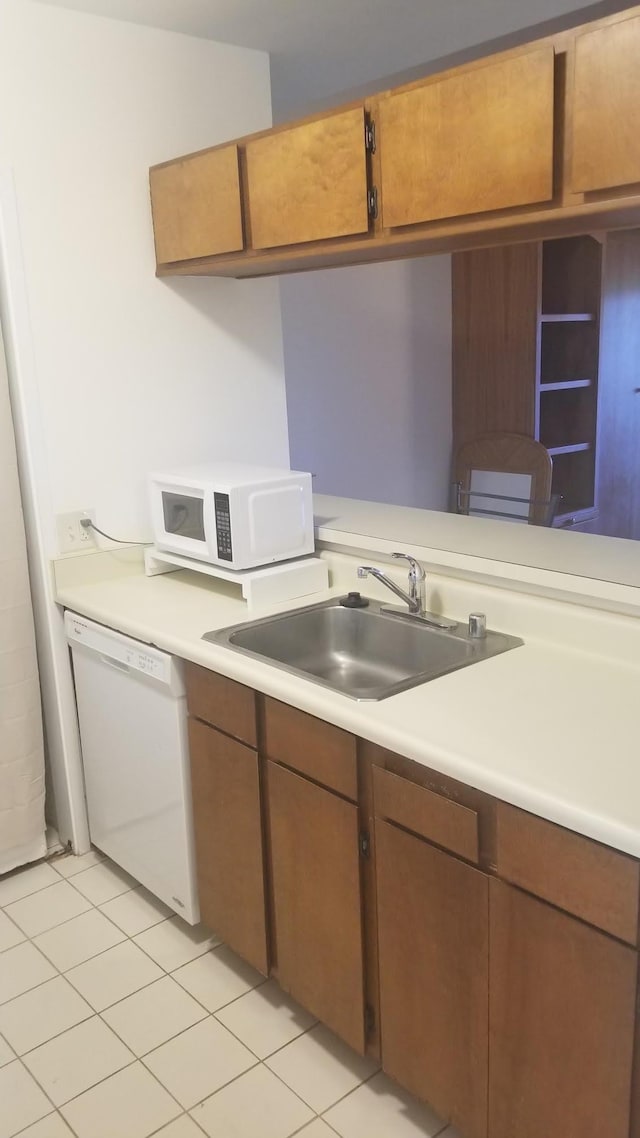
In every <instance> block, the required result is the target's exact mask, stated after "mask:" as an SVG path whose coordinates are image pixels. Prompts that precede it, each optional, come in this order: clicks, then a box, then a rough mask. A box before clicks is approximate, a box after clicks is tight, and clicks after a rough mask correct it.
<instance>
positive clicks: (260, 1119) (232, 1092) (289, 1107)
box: [192, 1066, 313, 1138]
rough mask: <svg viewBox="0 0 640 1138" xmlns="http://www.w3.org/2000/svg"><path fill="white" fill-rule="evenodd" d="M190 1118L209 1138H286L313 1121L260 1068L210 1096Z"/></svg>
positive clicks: (287, 1091)
mask: <svg viewBox="0 0 640 1138" xmlns="http://www.w3.org/2000/svg"><path fill="white" fill-rule="evenodd" d="M192 1114H193V1117H194V1118H195V1120H196V1122H197V1123H198V1125H199V1126H202V1128H203V1130H205V1131H206V1133H207V1134H209V1135H211V1138H221V1136H222V1135H224V1138H231V1136H233V1138H258V1135H259V1136H260V1138H289V1135H290V1134H294V1133H295V1131H296V1130H299V1129H300V1127H301V1126H303V1125H304V1124H305V1122H309V1121H310V1119H311V1118H312V1117H313V1116H312V1112H311V1111H310V1110H309V1108H308V1107H307V1106H305V1104H304V1103H303V1102H301V1101H300V1099H299V1098H298V1097H297V1095H294V1094H292V1092H291V1091H290V1090H288V1089H287V1087H285V1086H284V1085H283V1084H282V1083H281V1082H280V1080H279V1079H277V1078H276V1077H275V1075H272V1074H271V1071H268V1070H267V1069H266V1067H263V1066H258V1067H255V1068H254V1070H252V1071H249V1072H248V1073H247V1074H246V1075H242V1077H241V1078H239V1079H236V1080H235V1081H234V1082H233V1083H230V1084H229V1086H227V1087H224V1088H223V1089H222V1090H220V1091H218V1092H217V1094H214V1095H212V1096H211V1098H208V1099H207V1101H206V1102H203V1103H202V1104H201V1105H200V1106H199V1107H197V1108H196V1109H195V1110H193V1111H192Z"/></svg>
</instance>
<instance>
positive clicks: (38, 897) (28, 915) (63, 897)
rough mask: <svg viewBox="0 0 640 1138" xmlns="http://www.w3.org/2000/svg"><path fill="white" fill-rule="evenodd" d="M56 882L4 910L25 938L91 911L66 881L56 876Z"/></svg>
mask: <svg viewBox="0 0 640 1138" xmlns="http://www.w3.org/2000/svg"><path fill="white" fill-rule="evenodd" d="M56 878H57V884H56V885H49V886H48V888H47V889H40V890H39V891H38V892H37V893H32V894H31V896H30V897H23V898H22V900H20V901H14V902H13V904H12V905H7V906H6V910H5V911H6V913H7V916H9V917H11V920H12V921H15V923H16V925H18V927H19V928H21V929H22V931H23V932H24V933H26V934H27V936H30V937H34V936H37V935H38V933H44V932H46V931H47V929H52V928H55V926H56V925H61V924H62V923H63V921H70V920H71V918H72V917H77V916H78V915H79V914H80V913H86V911H87V909H90V908H91V904H90V902H89V901H87V899H86V897H81V896H80V894H79V893H78V892H76V890H75V889H74V888H73V886H72V885H69V882H68V881H61V880H60V878H59V877H58V876H57V874H56Z"/></svg>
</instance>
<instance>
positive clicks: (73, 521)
mask: <svg viewBox="0 0 640 1138" xmlns="http://www.w3.org/2000/svg"><path fill="white" fill-rule="evenodd" d="M94 513H95V511H94V510H93V509H89V510H76V511H74V513H72V514H58V516H57V517H56V530H57V533H58V549H59V550H60V553H80V552H82V550H86V549H90V548H91V546H93V545H95V541H94V536H93V530H92V529H85V528H84V526H81V525H80V519H81V518H91V521H93V520H94Z"/></svg>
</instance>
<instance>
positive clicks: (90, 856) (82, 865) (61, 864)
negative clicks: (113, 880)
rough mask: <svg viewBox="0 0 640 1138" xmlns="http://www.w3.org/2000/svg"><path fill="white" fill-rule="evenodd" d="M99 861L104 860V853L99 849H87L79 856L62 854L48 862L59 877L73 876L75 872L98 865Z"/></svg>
mask: <svg viewBox="0 0 640 1138" xmlns="http://www.w3.org/2000/svg"><path fill="white" fill-rule="evenodd" d="M101 861H104V854H101V853H100V851H99V850H89V853H86V854H82V855H81V856H80V857H76V855H75V854H72V853H67V854H63V855H62V857H56V858H54V859H53V861H51V862H50V863H49V864H50V865H51V868H52V869H55V871H56V873H59V874H60V876H61V877H74V876H75V874H76V873H82V872H83V870H85V869H91V866H92V865H99V864H100V862H101Z"/></svg>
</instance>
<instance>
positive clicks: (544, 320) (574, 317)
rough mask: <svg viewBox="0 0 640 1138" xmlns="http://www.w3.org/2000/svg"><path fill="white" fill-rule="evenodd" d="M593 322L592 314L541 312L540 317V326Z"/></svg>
mask: <svg viewBox="0 0 640 1138" xmlns="http://www.w3.org/2000/svg"><path fill="white" fill-rule="evenodd" d="M594 320H595V316H594V315H593V313H592V312H562V313H550V312H543V314H542V316H541V317H540V323H541V324H593V322H594Z"/></svg>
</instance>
